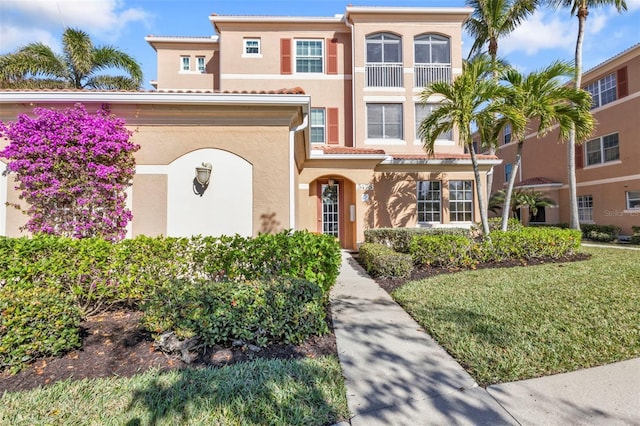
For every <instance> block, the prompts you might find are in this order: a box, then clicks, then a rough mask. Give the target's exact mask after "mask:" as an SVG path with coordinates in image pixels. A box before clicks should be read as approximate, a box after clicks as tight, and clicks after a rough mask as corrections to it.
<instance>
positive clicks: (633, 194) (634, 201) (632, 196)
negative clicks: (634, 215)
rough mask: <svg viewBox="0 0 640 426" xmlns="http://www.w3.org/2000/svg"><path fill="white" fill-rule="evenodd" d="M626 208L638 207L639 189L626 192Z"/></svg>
mask: <svg viewBox="0 0 640 426" xmlns="http://www.w3.org/2000/svg"><path fill="white" fill-rule="evenodd" d="M627 208H628V209H640V191H628V192H627Z"/></svg>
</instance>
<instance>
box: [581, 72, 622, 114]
mask: <svg viewBox="0 0 640 426" xmlns="http://www.w3.org/2000/svg"><path fill="white" fill-rule="evenodd" d="M585 90H586V91H587V92H589V93H591V99H592V101H591V108H598V107H601V106H602V105H606V104H608V103H610V102H613V101H615V100H616V97H617V93H616V73H612V74H609V75H607V76H606V77H604V78H601V79H600V80H598V81H595V82H593V83H591V84H589V85H588V86H587V87H585Z"/></svg>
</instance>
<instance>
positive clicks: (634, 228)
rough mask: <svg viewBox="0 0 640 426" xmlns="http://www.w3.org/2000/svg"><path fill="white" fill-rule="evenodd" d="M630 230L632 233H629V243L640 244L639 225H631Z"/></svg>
mask: <svg viewBox="0 0 640 426" xmlns="http://www.w3.org/2000/svg"><path fill="white" fill-rule="evenodd" d="M631 231H632V232H633V235H631V240H630V241H631V244H639V245H640V226H632V227H631Z"/></svg>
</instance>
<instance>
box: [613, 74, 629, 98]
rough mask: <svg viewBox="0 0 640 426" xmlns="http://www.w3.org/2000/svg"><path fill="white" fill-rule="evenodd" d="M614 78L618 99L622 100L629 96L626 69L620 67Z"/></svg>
mask: <svg viewBox="0 0 640 426" xmlns="http://www.w3.org/2000/svg"><path fill="white" fill-rule="evenodd" d="M617 74H618V75H617V76H616V80H617V81H616V83H617V86H618V99H620V98H624V97H625V96H627V95H628V94H629V80H628V78H627V67H622V68H620V69H619V70H618V73H617Z"/></svg>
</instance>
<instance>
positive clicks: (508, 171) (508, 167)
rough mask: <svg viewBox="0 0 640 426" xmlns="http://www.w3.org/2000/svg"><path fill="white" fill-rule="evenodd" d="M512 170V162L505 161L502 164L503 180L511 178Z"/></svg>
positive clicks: (506, 180)
mask: <svg viewBox="0 0 640 426" xmlns="http://www.w3.org/2000/svg"><path fill="white" fill-rule="evenodd" d="M512 170H513V164H512V163H507V164H505V165H504V181H505V182H509V179H511V171H512Z"/></svg>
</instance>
